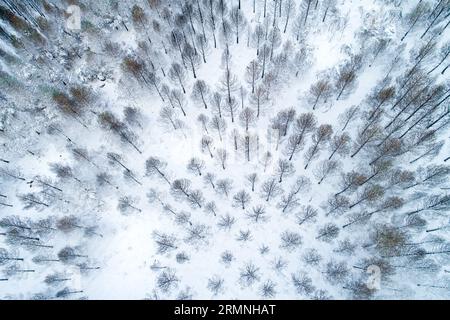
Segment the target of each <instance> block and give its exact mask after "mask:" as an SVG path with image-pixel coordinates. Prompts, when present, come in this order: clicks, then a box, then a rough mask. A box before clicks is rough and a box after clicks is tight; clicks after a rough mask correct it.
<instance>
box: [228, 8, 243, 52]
mask: <svg viewBox="0 0 450 320" xmlns="http://www.w3.org/2000/svg"><path fill="white" fill-rule="evenodd" d="M230 20H231V23H232V25H233V29H234V33H235V34H236V43H239V32H240V31H241V30H242V29H244V28H245V25H246V24H247V20H246V18H245V15H244V13H243V12H242V10H240V8H239V7H234V8H232V9H231V11H230Z"/></svg>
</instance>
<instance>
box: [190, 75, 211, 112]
mask: <svg viewBox="0 0 450 320" xmlns="http://www.w3.org/2000/svg"><path fill="white" fill-rule="evenodd" d="M209 92H210V90H209V87H208V85H207V84H206V82H205V81H204V80H197V81H195V83H194V86H193V87H192V98H194V100H195V101H196V102H199V103H203V105H204V107H205V109H208V105H207V103H206V101H207V100H208V96H209Z"/></svg>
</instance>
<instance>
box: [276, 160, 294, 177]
mask: <svg viewBox="0 0 450 320" xmlns="http://www.w3.org/2000/svg"><path fill="white" fill-rule="evenodd" d="M276 170H277V174H278V177H279V179H278V182H279V183H281V182H283V178H284V177H289V176H291V175H293V174H294V172H295V169H294V166H293V165H292V164H291V163H290V162H289V161H287V160H278V166H277V169H276Z"/></svg>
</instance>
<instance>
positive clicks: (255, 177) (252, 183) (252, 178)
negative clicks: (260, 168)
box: [245, 173, 258, 192]
mask: <svg viewBox="0 0 450 320" xmlns="http://www.w3.org/2000/svg"><path fill="white" fill-rule="evenodd" d="M245 178H246V179H247V181H248V182H249V183H250V186H251V187H252V192H253V191H255V183H256V182H257V181H258V175H257V174H256V173H251V174H249V175H247V176H246V177H245Z"/></svg>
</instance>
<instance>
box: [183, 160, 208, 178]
mask: <svg viewBox="0 0 450 320" xmlns="http://www.w3.org/2000/svg"><path fill="white" fill-rule="evenodd" d="M204 166H205V162H204V161H203V160H201V159H199V158H191V159H190V160H189V163H188V165H187V169H188V170H189V171H191V172H193V173H195V174H198V175H199V176H201V175H202V169H203V168H204Z"/></svg>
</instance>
